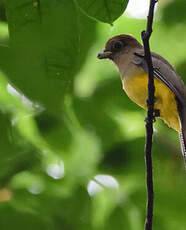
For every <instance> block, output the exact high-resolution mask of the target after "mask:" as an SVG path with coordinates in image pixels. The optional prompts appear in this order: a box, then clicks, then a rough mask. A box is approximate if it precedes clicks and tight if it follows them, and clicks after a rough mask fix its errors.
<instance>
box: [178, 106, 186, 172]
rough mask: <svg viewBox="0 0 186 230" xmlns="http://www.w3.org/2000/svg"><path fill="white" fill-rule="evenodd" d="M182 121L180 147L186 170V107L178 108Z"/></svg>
mask: <svg viewBox="0 0 186 230" xmlns="http://www.w3.org/2000/svg"><path fill="white" fill-rule="evenodd" d="M178 111H179V119H180V130H181V131H180V145H181V151H182V155H183V159H184V163H185V169H186V106H180V105H179V106H178Z"/></svg>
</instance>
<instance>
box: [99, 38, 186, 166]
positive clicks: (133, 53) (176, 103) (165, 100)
mask: <svg viewBox="0 0 186 230" xmlns="http://www.w3.org/2000/svg"><path fill="white" fill-rule="evenodd" d="M97 57H98V58H99V59H109V60H111V61H113V62H114V64H115V65H116V67H117V68H118V70H119V72H120V78H121V82H122V86H123V90H124V91H125V92H126V94H127V95H128V97H129V98H130V99H131V100H132V101H133V102H135V103H136V104H137V105H139V106H140V107H142V108H143V109H145V110H147V104H146V100H147V95H148V66H147V62H146V60H145V52H144V47H143V46H142V45H141V43H140V42H139V41H138V40H137V39H136V38H135V37H133V36H132V35H129V34H120V35H117V36H114V37H112V38H110V39H109V40H108V41H107V42H106V44H105V48H104V50H102V51H101V52H99V53H98V56H97ZM151 58H152V64H153V76H154V85H155V95H154V96H155V100H154V117H159V118H161V119H162V120H163V121H164V122H165V123H166V124H167V125H168V126H169V127H170V128H172V129H174V130H176V131H177V132H178V133H179V139H180V145H181V151H182V155H183V159H184V163H185V166H186V87H185V85H184V82H183V80H182V79H181V77H180V76H179V75H178V74H177V73H176V71H175V70H174V68H173V66H172V65H171V64H170V63H169V62H168V61H167V60H166V59H165V58H163V57H162V56H160V55H159V54H157V53H154V52H151Z"/></svg>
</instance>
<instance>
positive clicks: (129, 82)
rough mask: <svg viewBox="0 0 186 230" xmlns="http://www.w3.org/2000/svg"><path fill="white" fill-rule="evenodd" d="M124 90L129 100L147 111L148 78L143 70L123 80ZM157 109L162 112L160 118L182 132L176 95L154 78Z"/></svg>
mask: <svg viewBox="0 0 186 230" xmlns="http://www.w3.org/2000/svg"><path fill="white" fill-rule="evenodd" d="M122 83H123V89H124V90H125V92H126V94H127V95H128V96H129V98H130V99H131V100H132V101H134V102H135V103H136V104H138V105H139V106H141V107H142V108H143V109H147V106H146V99H147V92H148V91H147V84H148V76H147V74H146V73H144V72H143V71H142V70H141V69H139V70H137V71H135V72H133V73H132V74H130V75H129V76H125V77H124V78H123V79H122ZM154 84H155V98H156V102H155V105H154V108H155V109H158V110H160V118H162V119H163V120H164V122H165V123H166V124H167V125H168V126H169V127H171V128H173V129H175V130H176V131H178V132H179V131H180V124H179V115H178V110H177V103H176V99H175V96H174V93H173V92H172V91H171V90H170V89H169V88H168V87H167V86H166V85H165V84H164V83H162V82H161V81H160V80H158V79H156V78H154Z"/></svg>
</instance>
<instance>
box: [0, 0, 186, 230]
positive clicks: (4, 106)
mask: <svg viewBox="0 0 186 230" xmlns="http://www.w3.org/2000/svg"><path fill="white" fill-rule="evenodd" d="M4 3H5V4H4ZM103 3H105V5H104V4H103ZM89 4H90V5H89ZM91 4H93V6H91ZM102 4H103V5H102ZM107 4H108V5H107ZM126 4H127V1H119V0H115V1H114V0H112V1H99V2H96V3H95V1H88V0H87V1H83V0H76V1H73V0H53V1H51V0H6V1H4V2H3V1H0V19H1V20H2V21H1V22H0V70H1V72H0V130H1V139H0V146H1V158H0V168H1V171H0V229H1V230H5V229H6V230H7V229H19V230H21V229H25V227H26V229H43V228H44V229H49V230H53V229H55V230H57V229H65V230H71V229H76V230H78V229H81V230H83V229H90V230H91V229H92V230H103V229H107V230H111V229H129V230H142V229H143V225H144V219H145V208H146V188H145V167H144V153H143V151H144V141H145V128H144V118H145V112H144V111H142V110H141V109H140V108H139V107H138V106H137V105H135V104H134V103H132V102H131V101H130V100H129V99H128V98H127V96H126V95H125V94H124V93H123V90H122V87H121V83H120V78H119V74H118V72H117V70H116V69H115V67H114V66H113V65H112V64H111V63H110V62H108V61H107V60H105V61H102V62H100V61H99V60H97V59H96V56H97V53H98V52H99V51H100V50H101V49H102V48H103V47H104V43H105V42H106V41H107V39H108V38H110V37H111V36H113V35H116V34H120V33H129V34H133V35H134V36H135V37H137V38H138V39H139V40H140V32H141V31H142V30H143V29H144V28H145V25H146V20H143V19H134V18H129V17H127V16H126V15H124V16H121V17H120V18H119V19H118V20H116V21H115V22H114V26H110V25H109V24H105V23H101V22H99V21H98V20H101V21H103V22H107V23H112V22H113V21H114V20H115V19H116V18H118V17H119V16H120V15H121V14H122V12H123V11H124V9H125V7H126ZM114 5H115V7H114ZM184 5H185V2H184V1H181V0H180V1H178V0H176V1H171V2H170V3H167V4H165V5H162V6H161V4H160V6H159V7H158V9H157V12H156V19H155V22H154V32H153V35H152V38H151V47H152V50H153V51H155V52H157V53H160V54H161V55H163V56H164V57H165V58H167V59H168V60H169V61H170V62H171V63H172V64H173V65H174V66H175V68H176V69H177V71H178V73H179V74H180V75H181V76H182V77H183V78H185V79H186V71H185V70H186V69H185V62H186V56H185V49H184V48H185V39H186V31H185V13H184ZM100 8H102V9H101V10H100ZM136 10H137V9H136ZM4 12H6V15H5V13H4ZM109 15H110V16H109ZM93 18H94V19H93ZM6 19H7V24H6ZM95 19H96V20H95ZM155 128H156V133H155V137H154V145H153V160H154V176H155V214H154V215H155V218H154V221H155V222H154V229H157V230H164V229H169V230H175V229H179V230H184V229H185V225H186V219H185V201H186V197H185V194H186V184H185V171H184V166H183V162H182V157H181V153H180V149H179V143H178V140H177V139H178V138H177V133H175V132H174V131H172V130H170V129H169V128H168V127H167V126H166V125H165V124H164V123H163V122H162V121H157V122H156V124H155Z"/></svg>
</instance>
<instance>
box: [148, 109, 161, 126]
mask: <svg viewBox="0 0 186 230" xmlns="http://www.w3.org/2000/svg"><path fill="white" fill-rule="evenodd" d="M156 117H160V110H159V109H155V110H154V112H153V119H152V121H153V123H154V122H155V121H156ZM145 122H149V120H148V117H146V118H145Z"/></svg>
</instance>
